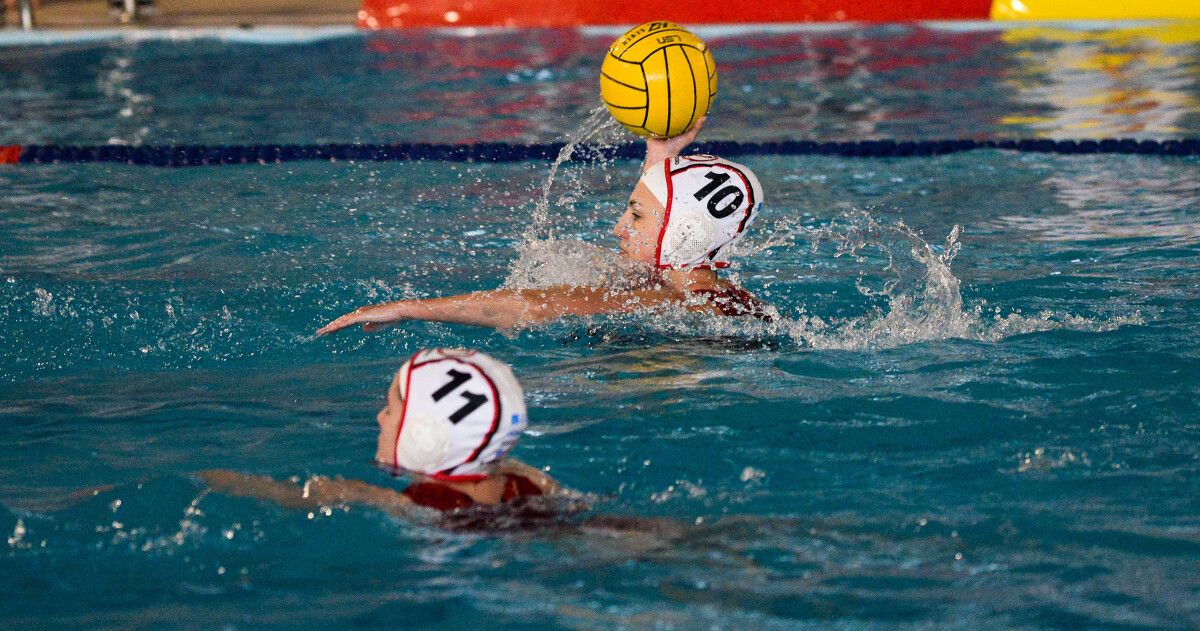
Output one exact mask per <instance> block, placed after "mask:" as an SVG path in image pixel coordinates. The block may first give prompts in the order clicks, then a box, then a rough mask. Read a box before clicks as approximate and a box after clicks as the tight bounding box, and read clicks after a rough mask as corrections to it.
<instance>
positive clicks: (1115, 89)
mask: <svg viewBox="0 0 1200 631" xmlns="http://www.w3.org/2000/svg"><path fill="white" fill-rule="evenodd" d="M1003 38H1004V41H1005V42H1006V43H1008V44H1009V45H1011V46H1013V47H1015V48H1017V51H1016V53H1015V55H1014V60H1016V61H1017V62H1018V63H1016V64H1014V65H1013V66H1012V67H1011V68H1009V69H1007V71H1006V75H1007V76H1008V81H1007V83H1008V85H1010V86H1011V87H1012V88H1013V89H1014V90H1015V94H1014V98H1015V100H1016V101H1017V102H1019V103H1023V104H1025V106H1024V107H1023V108H1022V109H1023V110H1025V111H1027V112H1035V111H1036V112H1037V113H1036V114H1035V113H1029V114H1026V113H1021V114H1010V115H1007V116H1005V117H1003V118H1002V119H1001V122H1002V123H1005V124H1008V125H1013V126H1020V128H1023V129H1031V130H1035V131H1036V132H1037V133H1038V135H1041V136H1047V137H1056V138H1060V137H1068V138H1071V137H1113V136H1117V137H1137V138H1163V137H1172V136H1176V135H1180V134H1187V133H1189V130H1188V129H1187V126H1186V124H1185V123H1184V122H1183V118H1184V117H1185V116H1187V115H1188V114H1195V113H1196V111H1197V109H1198V107H1200V100H1198V99H1197V97H1196V90H1197V85H1196V72H1195V71H1196V69H1197V59H1196V53H1195V51H1196V46H1195V43H1196V42H1200V26H1196V25H1190V26H1189V25H1175V26H1167V25H1164V26H1161V27H1158V28H1145V27H1143V28H1136V29H1116V30H1107V31H1069V30H1063V29H1054V28H1036V27H1035V28H1020V29H1014V30H1011V31H1008V32H1005V33H1004V35H1003Z"/></svg>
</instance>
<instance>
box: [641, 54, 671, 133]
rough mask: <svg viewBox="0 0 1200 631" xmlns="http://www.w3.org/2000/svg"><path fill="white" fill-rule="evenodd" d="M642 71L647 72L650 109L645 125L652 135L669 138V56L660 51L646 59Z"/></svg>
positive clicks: (647, 110)
mask: <svg viewBox="0 0 1200 631" xmlns="http://www.w3.org/2000/svg"><path fill="white" fill-rule="evenodd" d="M642 69H643V70H644V71H645V72H646V88H647V90H648V94H647V96H646V98H647V99H648V101H647V103H648V107H647V108H646V123H645V125H643V126H644V127H645V128H646V129H648V130H650V133H652V134H654V135H655V136H668V135H670V134H668V133H667V118H668V117H669V116H670V113H669V112H668V110H667V104H668V103H669V102H670V100H671V99H670V95H669V94H668V86H669V84H668V81H669V77H667V56H666V54H664V53H663V51H661V50H660V51H658V52H656V53H654V54H653V55H650V56H649V57H647V58H646V61H644V62H642Z"/></svg>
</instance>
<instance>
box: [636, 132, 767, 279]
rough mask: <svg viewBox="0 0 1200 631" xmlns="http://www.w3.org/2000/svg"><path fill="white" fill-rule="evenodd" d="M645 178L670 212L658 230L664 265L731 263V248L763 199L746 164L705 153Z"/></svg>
mask: <svg viewBox="0 0 1200 631" xmlns="http://www.w3.org/2000/svg"><path fill="white" fill-rule="evenodd" d="M641 182H642V184H644V185H645V186H646V188H647V189H649V190H650V193H651V194H653V195H654V197H655V198H656V199H657V200H658V202H659V203H660V204H662V206H663V208H664V209H665V211H666V212H665V214H664V215H663V225H662V229H661V230H660V231H659V234H658V248H657V261H658V266H659V267H660V268H663V267H725V266H727V265H729V262H728V260H727V259H728V255H729V250H730V248H729V246H730V245H732V244H734V243H736V242H737V241H738V240H739V239H741V238H742V235H743V234H745V233H746V229H747V228H749V227H750V224H751V223H753V222H754V218H755V217H757V216H758V211H759V210H760V209H761V208H762V203H763V191H762V185H760V184H759V183H758V178H757V177H755V176H754V173H753V172H752V171H751V170H750V169H749V168H748V167H746V166H745V165H743V164H738V163H736V162H730V161H729V160H725V159H724V158H718V157H717V156H712V155H707V154H700V155H693V156H684V157H679V158H672V159H668V160H664V161H663V162H662V164H657V165H654V166H651V167H650V168H649V169H647V170H646V172H645V173H643V174H642V179H641Z"/></svg>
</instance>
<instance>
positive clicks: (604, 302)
mask: <svg viewBox="0 0 1200 631" xmlns="http://www.w3.org/2000/svg"><path fill="white" fill-rule="evenodd" d="M678 299H679V296H678V295H677V294H676V292H673V291H670V290H665V289H642V290H637V291H621V292H614V291H609V290H605V289H598V288H593V287H567V286H562V287H549V288H546V289H495V290H492V291H477V292H472V293H469V294H461V295H458V296H447V297H445V298H430V299H426V300H399V301H396V302H386V303H383V304H378V305H372V306H369V307H362V308H359V309H356V310H354V311H352V312H350V313H347V314H346V315H343V316H341V317H340V318H338V319H336V320H334V321H332V322H330V323H329V324H326V325H325V326H323V327H321V328H320V329H317V335H326V334H329V333H333V332H335V331H339V330H341V329H344V328H346V327H350V326H354V325H356V324H362V325H363V330H365V331H376V330H379V329H381V328H383V327H384V326H387V325H389V324H393V323H396V322H401V321H404V320H429V321H433V322H453V323H457V324H474V325H477V326H488V327H492V328H496V329H514V328H520V327H522V326H532V325H536V324H542V323H545V322H550V321H552V320H556V319H558V318H561V317H563V316H568V315H595V314H599V313H621V312H628V311H634V310H637V309H645V308H648V307H654V306H658V305H662V304H664V303H666V302H670V301H674V300H678Z"/></svg>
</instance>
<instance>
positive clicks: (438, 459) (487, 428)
mask: <svg viewBox="0 0 1200 631" xmlns="http://www.w3.org/2000/svg"><path fill="white" fill-rule="evenodd" d="M399 386H400V396H401V398H403V399H404V402H403V404H402V405H403V409H402V411H401V413H400V428H399V431H398V432H397V434H396V465H397V466H399V467H401V468H404V469H407V470H409V471H414V472H417V473H422V474H425V475H428V476H430V477H433V478H437V479H441V480H449V481H471V480H479V479H482V478H484V477H486V475H487V467H488V465H489V464H491V463H492V462H494V461H496V460H499V459H500V458H503V457H504V456H505V455H506V454H507V453H508V451H509V450H510V449H512V447H513V445H515V444H516V443H517V439H518V438H519V437H520V435H521V432H522V431H523V430H524V429H525V427H526V425H527V424H528V419H527V418H526V415H525V393H524V392H522V390H521V384H519V383H517V378H516V377H515V376H514V375H513V372H512V370H511V369H509V367H508V366H506V365H505V364H504V363H502V362H499V361H497V360H495V359H493V358H491V357H489V356H487V355H485V354H483V353H480V352H477V351H468V350H463V349H446V348H435V349H432V350H423V351H420V352H418V353H417V354H416V355H413V356H412V357H411V358H410V359H409V360H408V361H407V362H405V363H404V365H403V366H401V367H400V373H399Z"/></svg>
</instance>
